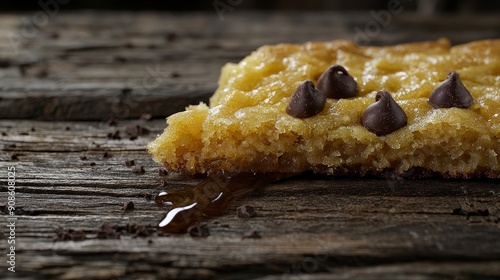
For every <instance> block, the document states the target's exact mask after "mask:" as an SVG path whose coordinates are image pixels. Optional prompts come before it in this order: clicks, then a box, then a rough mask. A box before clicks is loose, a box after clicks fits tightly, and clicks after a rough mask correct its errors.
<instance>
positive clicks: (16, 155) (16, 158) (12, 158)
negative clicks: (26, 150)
mask: <svg viewBox="0 0 500 280" xmlns="http://www.w3.org/2000/svg"><path fill="white" fill-rule="evenodd" d="M19 156H20V154H17V153H15V154H12V155H10V159H11V160H19Z"/></svg>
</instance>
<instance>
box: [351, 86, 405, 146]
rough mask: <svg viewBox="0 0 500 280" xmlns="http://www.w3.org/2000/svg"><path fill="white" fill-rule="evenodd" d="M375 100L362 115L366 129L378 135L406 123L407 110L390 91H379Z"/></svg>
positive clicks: (390, 131)
mask: <svg viewBox="0 0 500 280" xmlns="http://www.w3.org/2000/svg"><path fill="white" fill-rule="evenodd" d="M375 101H376V102H375V103H373V104H371V105H370V106H368V107H367V108H366V109H365V111H364V112H363V115H362V116H361V122H362V123H363V126H364V127H365V128H366V129H368V130H369V131H370V132H373V133H375V134H376V135H377V136H383V135H387V134H390V133H392V132H394V131H396V130H398V129H400V128H402V127H404V126H405V125H406V123H407V118H406V114H405V112H404V111H403V109H401V107H399V105H398V104H397V103H396V101H394V99H393V98H392V96H391V94H390V93H389V92H387V91H385V90H381V91H379V92H378V93H377V97H376V98H375Z"/></svg>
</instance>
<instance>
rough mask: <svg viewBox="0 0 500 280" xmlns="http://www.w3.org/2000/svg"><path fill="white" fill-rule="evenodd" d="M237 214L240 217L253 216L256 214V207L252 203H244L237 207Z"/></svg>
mask: <svg viewBox="0 0 500 280" xmlns="http://www.w3.org/2000/svg"><path fill="white" fill-rule="evenodd" d="M236 214H237V215H238V217H240V218H251V217H253V216H255V208H254V207H253V206H251V205H242V206H240V207H238V208H236Z"/></svg>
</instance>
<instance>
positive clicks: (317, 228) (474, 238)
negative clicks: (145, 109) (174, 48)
mask: <svg viewBox="0 0 500 280" xmlns="http://www.w3.org/2000/svg"><path fill="white" fill-rule="evenodd" d="M131 123H134V124H141V125H143V126H147V127H149V128H151V129H152V131H153V132H152V133H151V134H149V135H144V136H140V137H139V138H138V139H136V140H134V141H131V140H129V139H126V138H124V139H120V140H111V139H108V138H107V136H106V135H107V133H109V132H112V131H114V130H116V129H118V130H122V131H123V129H124V127H126V126H127V125H129V124H131ZM66 127H69V128H70V130H66ZM163 127H164V121H163V120H154V121H122V122H120V123H119V124H118V126H117V127H111V126H108V125H106V124H104V123H97V122H38V121H19V120H18V121H7V120H3V121H0V131H1V132H4V134H6V135H4V136H2V138H1V140H0V147H1V149H2V153H1V155H0V161H1V162H2V166H4V167H6V166H15V167H16V170H17V172H16V177H17V179H16V182H17V186H18V188H17V190H16V191H17V194H16V203H17V205H18V210H17V212H16V215H17V218H18V220H17V224H16V238H17V240H18V246H19V247H18V248H19V249H18V251H17V252H16V253H17V254H18V259H17V263H18V273H17V274H16V276H23V277H26V278H30V277H32V278H37V279H52V278H58V279H81V278H82V277H85V278H87V279H165V278H176V279H191V278H193V277H197V278H202V279H203V278H204V279H221V278H227V279H250V278H257V277H264V276H267V278H265V279H324V278H328V279H362V278H365V277H367V276H372V275H376V276H377V277H379V278H380V279H412V278H413V279H437V278H441V277H448V278H450V277H451V278H453V277H455V278H456V277H479V278H484V279H487V278H488V277H490V278H493V277H498V276H500V270H499V269H498V267H499V264H500V263H499V262H498V260H499V259H500V240H499V239H498V236H499V235H500V224H499V221H500V197H499V193H500V185H499V182H498V181H495V180H485V181H483V180H475V181H459V180H456V181H449V180H439V179H436V180H419V181H410V180H403V181H388V180H386V179H383V178H382V179H377V178H363V179H359V178H331V177H326V176H314V175H311V174H309V175H302V176H299V177H295V178H290V179H287V180H283V181H281V182H278V183H275V184H271V185H269V186H267V187H264V188H262V189H259V190H257V191H255V192H253V193H251V194H250V195H247V196H246V197H244V198H242V199H240V200H238V201H236V202H235V203H234V204H233V205H232V206H231V208H230V211H229V213H228V215H225V216H222V217H219V218H215V219H211V220H207V222H208V224H209V228H210V231H211V235H210V236H209V237H207V238H201V239H200V238H192V237H190V236H189V235H168V236H163V237H161V236H156V235H152V236H150V237H138V238H133V237H132V236H131V235H130V234H127V233H122V236H121V238H120V239H118V240H101V239H97V238H96V233H95V230H96V229H98V228H99V226H100V225H101V224H102V223H103V222H108V223H116V224H118V225H121V226H124V225H125V224H127V223H135V224H138V225H144V226H148V225H149V226H150V228H154V227H155V225H156V223H157V222H158V221H159V220H160V219H161V217H162V214H163V210H162V209H159V208H158V207H157V206H156V205H154V203H153V202H152V201H150V200H146V199H145V198H144V194H145V193H153V194H154V193H157V192H159V191H161V190H162V189H165V188H179V187H186V186H192V185H194V184H196V182H199V181H200V180H201V178H194V177H189V176H184V175H181V174H169V175H167V176H159V174H158V172H157V168H158V167H159V166H158V165H157V164H155V163H154V162H152V160H151V158H150V156H149V155H148V154H147V153H146V152H145V150H144V148H145V145H146V143H147V142H149V141H150V140H151V139H153V138H154V136H155V134H156V133H158V132H160V131H161V130H162V129H163ZM31 128H34V131H32V129H31ZM21 134H22V135H21ZM25 134H28V135H25ZM13 145H14V146H13ZM105 152H108V153H112V157H111V158H103V154H104V153H105ZM13 154H16V155H17V159H16V160H13V159H12V157H11V156H12V155H13ZM82 155H84V156H86V158H87V159H86V160H82V159H80V157H81V156H82ZM127 159H135V161H136V164H138V165H143V166H144V167H145V170H146V172H145V174H135V173H133V172H132V171H131V170H130V169H129V168H128V167H126V166H125V164H124V161H125V160H127ZM90 162H95V165H94V166H90ZM0 174H2V175H1V176H2V178H5V176H6V170H5V168H2V171H1V173H0ZM162 180H165V181H166V182H167V185H166V187H162V186H161V184H162V183H161V182H162ZM1 188H2V190H3V189H5V188H6V187H5V185H2V186H1ZM126 201H133V202H134V203H135V209H134V210H132V211H126V212H124V211H123V210H122V209H121V207H122V205H123V203H124V202H126ZM5 204H6V203H5V200H4V199H2V200H0V209H2V210H3V212H5ZM242 204H250V205H253V206H254V207H255V208H256V209H257V212H258V215H257V217H254V218H251V219H241V218H238V217H237V216H236V215H235V214H234V213H235V208H236V207H237V206H238V205H242ZM457 208H461V209H463V211H465V212H464V213H467V212H470V213H478V212H477V211H478V210H480V211H484V210H488V215H487V216H481V215H471V216H464V215H465V214H464V215H452V213H453V211H454V210H455V209H457ZM57 227H62V228H65V229H81V230H83V231H85V233H86V235H87V239H86V240H84V241H75V242H73V241H67V242H61V241H58V242H54V241H53V239H54V237H55V232H54V228H57ZM249 230H257V231H258V232H259V234H260V235H261V236H262V238H260V239H242V236H243V235H244V234H245V233H246V232H248V231H249ZM5 244H6V243H5V242H3V243H1V245H0V246H5ZM1 248H2V249H3V248H4V247H1ZM4 271H5V270H3V271H2V272H1V273H0V275H2V274H4ZM5 275H6V276H8V274H5ZM148 277H149V278H148Z"/></svg>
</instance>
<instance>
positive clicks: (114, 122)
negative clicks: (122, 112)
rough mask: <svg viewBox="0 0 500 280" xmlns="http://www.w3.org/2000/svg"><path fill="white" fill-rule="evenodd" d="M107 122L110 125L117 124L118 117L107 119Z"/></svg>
mask: <svg viewBox="0 0 500 280" xmlns="http://www.w3.org/2000/svg"><path fill="white" fill-rule="evenodd" d="M106 124H107V125H109V126H116V125H117V124H118V119H116V118H111V119H109V120H107V121H106Z"/></svg>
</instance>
